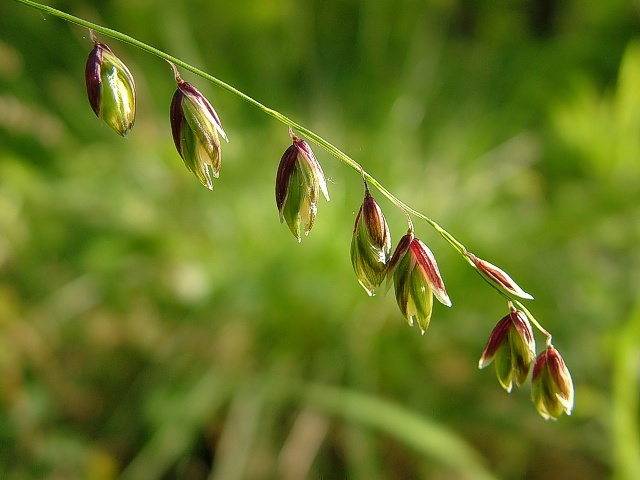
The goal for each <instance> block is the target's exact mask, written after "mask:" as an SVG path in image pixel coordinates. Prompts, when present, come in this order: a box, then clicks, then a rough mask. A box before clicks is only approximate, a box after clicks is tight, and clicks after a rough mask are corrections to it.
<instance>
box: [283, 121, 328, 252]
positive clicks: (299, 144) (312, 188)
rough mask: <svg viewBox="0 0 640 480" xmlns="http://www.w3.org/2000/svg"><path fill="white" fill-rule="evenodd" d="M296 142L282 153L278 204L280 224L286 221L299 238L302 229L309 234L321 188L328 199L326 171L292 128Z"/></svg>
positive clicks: (293, 139) (292, 136)
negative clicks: (324, 171)
mask: <svg viewBox="0 0 640 480" xmlns="http://www.w3.org/2000/svg"><path fill="white" fill-rule="evenodd" d="M289 135H290V136H291V140H292V141H293V144H292V145H291V146H290V147H289V148H287V150H286V151H285V152H284V155H282V159H281V160H280V164H279V165H278V173H277V175H276V205H277V207H278V211H279V212H280V223H282V222H283V221H286V222H287V225H288V226H289V230H291V233H293V235H294V236H295V237H296V238H297V239H298V242H300V241H301V240H302V238H301V236H300V228H301V226H302V228H303V229H304V234H305V235H308V234H309V232H310V231H311V228H312V227H313V223H314V221H315V218H316V213H317V211H318V197H319V194H320V191H322V194H323V195H324V197H325V198H326V199H327V201H329V193H328V192H327V184H326V181H325V178H324V173H323V171H322V167H321V166H320V163H319V162H318V160H317V159H316V156H315V155H314V154H313V152H312V151H311V147H310V146H309V144H308V143H307V142H305V141H304V140H301V139H300V138H298V137H297V136H296V135H295V134H294V133H293V130H292V129H291V128H289Z"/></svg>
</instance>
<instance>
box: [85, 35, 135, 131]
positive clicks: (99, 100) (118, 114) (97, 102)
mask: <svg viewBox="0 0 640 480" xmlns="http://www.w3.org/2000/svg"><path fill="white" fill-rule="evenodd" d="M85 82H86V85H87V96H88V97H89V103H90V104H91V108H92V109H93V111H94V113H95V114H96V116H97V117H98V118H101V119H103V120H104V121H105V123H106V124H107V125H109V126H110V127H111V128H112V129H113V130H114V131H116V132H118V133H119V134H120V135H122V136H123V137H126V136H127V133H129V130H131V128H133V123H134V121H135V116H136V87H135V84H134V82H133V76H132V75H131V72H129V69H128V68H127V67H126V65H125V64H124V63H122V61H121V60H120V59H119V58H118V57H116V56H115V55H114V54H113V52H112V51H111V49H110V48H109V47H108V46H107V45H105V44H104V43H100V42H98V40H97V39H94V47H93V50H91V53H90V54H89V58H88V59H87V64H86V67H85Z"/></svg>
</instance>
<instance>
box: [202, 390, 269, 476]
mask: <svg viewBox="0 0 640 480" xmlns="http://www.w3.org/2000/svg"><path fill="white" fill-rule="evenodd" d="M264 404H265V391H264V388H261V387H260V386H259V385H256V384H252V383H249V384H248V385H246V386H245V387H244V388H240V389H239V391H238V392H237V393H236V395H235V396H234V398H233V400H232V402H231V406H230V409H229V414H228V415H227V418H226V420H225V422H224V430H223V431H222V436H221V438H220V441H219V447H218V449H217V452H216V458H215V462H214V468H213V470H212V471H211V474H210V475H209V479H210V480H242V479H244V478H247V476H246V473H247V465H248V464H249V461H250V460H251V452H252V448H253V446H254V443H255V441H254V440H255V438H256V435H257V434H258V427H259V425H260V422H261V420H262V419H263V414H264V408H263V407H264Z"/></svg>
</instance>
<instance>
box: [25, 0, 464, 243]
mask: <svg viewBox="0 0 640 480" xmlns="http://www.w3.org/2000/svg"><path fill="white" fill-rule="evenodd" d="M14 1H16V2H18V3H22V4H23V5H27V6H29V7H32V8H35V9H37V10H40V11H42V12H45V13H48V14H50V15H53V16H56V17H58V18H61V19H63V20H66V21H67V22H70V23H73V24H76V25H79V26H81V27H85V28H88V29H89V30H90V31H93V32H98V33H101V34H103V35H106V36H108V37H111V38H114V39H116V40H119V41H121V42H124V43H127V44H129V45H132V46H134V47H137V48H140V49H142V50H144V51H146V52H148V53H151V54H153V55H156V56H157V57H160V58H163V59H164V60H167V61H168V62H170V63H172V64H174V65H177V66H179V67H182V68H183V69H185V70H188V71H190V72H191V73H193V74H195V75H197V76H199V77H201V78H204V79H205V80H208V81H210V82H211V83H213V84H215V85H218V86H219V87H221V88H224V89H225V90H227V91H229V92H231V93H232V94H234V95H236V96H237V97H240V98H241V99H242V100H244V101H245V102H247V103H249V104H251V105H253V106H254V107H256V108H258V109H260V110H262V111H263V112H264V113H266V114H267V115H269V116H270V117H272V118H275V119H276V120H278V121H279V122H281V123H284V124H285V125H288V126H289V127H291V128H293V129H295V130H297V131H298V132H300V133H301V134H303V135H304V136H305V137H307V138H308V139H309V140H311V141H312V142H313V143H315V144H316V145H318V146H320V147H322V148H324V149H325V150H326V151H327V152H329V153H330V154H331V155H333V156H334V157H336V158H337V159H338V160H340V161H341V162H342V163H344V164H345V165H347V166H348V167H351V168H352V169H354V170H356V171H358V172H360V173H361V175H362V176H363V178H364V179H366V180H368V181H369V183H370V184H371V185H373V186H374V187H376V189H378V191H380V193H382V195H384V196H385V197H386V198H387V199H389V200H390V201H391V202H392V203H393V204H394V205H395V206H396V207H398V208H400V209H401V210H402V211H403V212H404V213H405V214H411V215H413V216H415V217H416V218H419V219H421V220H424V221H425V222H427V223H428V224H429V225H431V227H432V228H433V229H435V230H436V231H437V232H438V233H439V234H440V235H441V236H442V237H443V238H444V239H445V240H446V241H447V242H448V243H449V244H450V245H451V246H452V247H453V248H455V249H456V250H457V251H458V253H460V254H461V255H464V252H465V251H466V249H465V247H464V245H462V243H460V242H459V241H458V240H457V239H456V238H455V237H454V236H453V235H451V234H450V233H449V232H447V231H446V230H445V229H444V228H442V227H441V226H440V225H438V223H436V222H435V221H434V220H432V219H431V218H429V217H427V216H426V215H424V214H422V213H420V212H419V211H417V210H414V209H413V208H411V207H410V206H409V205H407V204H406V203H404V202H403V201H401V200H400V199H399V198H398V197H396V196H395V195H393V194H392V193H391V192H390V191H389V190H387V189H386V188H385V187H384V186H383V185H382V184H381V183H380V182H378V180H376V179H375V178H374V177H373V176H372V175H371V174H369V173H368V172H367V171H366V170H364V168H363V167H362V165H360V164H359V163H358V162H356V161H355V160H354V159H353V158H351V157H350V156H349V155H347V154H346V153H344V152H343V151H342V150H340V149H339V148H338V147H336V146H335V145H333V144H332V143H331V142H329V141H328V140H326V139H324V138H323V137H321V136H320V135H318V134H316V133H315V132H313V131H311V130H309V129H308V128H306V127H304V126H303V125H300V124H299V123H297V122H295V121H293V120H292V119H290V118H289V117H287V116H285V115H283V114H282V113H280V112H278V111H277V110H274V109H272V108H269V107H267V106H266V105H264V104H262V103H260V102H259V101H257V100H255V99H254V98H252V97H250V96H249V95H247V94H245V93H243V92H241V91H240V90H238V89H236V88H234V87H233V86H231V85H229V84H228V83H226V82H224V81H222V80H220V79H219V78H216V77H214V76H213V75H210V74H208V73H207V72H205V71H203V70H200V69H199V68H196V67H194V66H193V65H190V64H188V63H186V62H184V61H182V60H180V59H179V58H176V57H173V56H172V55H169V54H168V53H165V52H163V51H162V50H158V49H157V48H154V47H152V46H151V45H148V44H146V43H144V42H141V41H140V40H137V39H135V38H133V37H131V36H129V35H126V34H124V33H121V32H119V31H117V30H113V29H111V28H107V27H103V26H101V25H98V24H96V23H93V22H89V21H87V20H84V19H82V18H79V17H76V16H74V15H71V14H69V13H66V12H63V11H61V10H57V9H55V8H53V7H49V6H47V5H42V4H40V3H37V2H34V1H32V0H14Z"/></svg>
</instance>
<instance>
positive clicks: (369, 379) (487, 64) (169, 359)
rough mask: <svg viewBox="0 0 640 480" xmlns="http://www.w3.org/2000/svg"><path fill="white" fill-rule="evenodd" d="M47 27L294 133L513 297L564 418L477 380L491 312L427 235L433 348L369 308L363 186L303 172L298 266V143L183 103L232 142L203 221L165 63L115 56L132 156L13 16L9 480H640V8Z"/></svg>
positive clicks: (271, 2) (3, 264)
mask: <svg viewBox="0 0 640 480" xmlns="http://www.w3.org/2000/svg"><path fill="white" fill-rule="evenodd" d="M50 4H51V5H52V6H55V7H57V8H60V9H63V10H66V11H69V12H70V13H73V14H76V15H79V16H82V17H85V18H87V19H89V20H92V21H96V22H98V23H101V24H104V25H107V26H110V27H112V28H115V29H118V30H121V31H123V32H125V33H128V34H130V35H133V36H135V37H137V38H139V39H140V40H142V41H145V42H147V43H150V44H152V45H154V46H157V47H158V48H161V49H163V50H165V51H167V52H169V53H171V54H173V55H175V56H178V57H180V58H182V59H183V60H185V61H187V62H190V63H192V64H194V65H197V66H199V67H201V68H203V69H204V70H207V71H209V72H210V73H212V74H214V75H216V76H218V77H219V78H221V79H223V80H225V81H227V82H229V83H231V84H233V85H234V86H236V87H238V88H239V89H241V90H243V91H245V92H247V93H248V94H250V95H252V96H254V97H255V98H257V99H259V100H261V101H263V102H264V103H266V104H267V105H269V106H271V107H273V108H276V109H278V110H280V111H282V112H283V113H285V114H287V115H289V116H291V117H292V118H294V119H296V120H298V121H300V122H301V123H303V124H305V125H306V126H308V127H310V128H312V129H313V130H315V131H317V132H318V133H320V134H321V135H323V136H324V137H326V138H329V139H330V140H332V141H333V142H334V143H335V144H337V145H339V146H341V147H342V148H343V149H344V150H345V151H346V152H347V153H349V154H351V155H353V156H354V157H355V158H356V159H358V160H359V161H360V162H361V163H362V164H363V165H364V166H365V168H367V170H368V171H370V172H371V173H372V174H373V175H374V176H376V177H377V178H378V179H380V180H381V181H382V182H383V183H384V184H385V185H386V186H388V187H389V188H390V189H391V190H392V191H394V192H395V193H396V194H397V195H398V196H399V197H400V198H402V199H404V200H405V201H407V202H408V203H409V204H411V205H412V206H414V207H415V208H417V209H418V210H421V211H423V212H424V213H426V214H428V215H429V216H431V217H432V218H434V219H436V220H437V221H438V222H439V223H441V224H442V225H443V226H444V227H446V228H447V229H449V230H450V231H451V232H452V233H453V234H454V235H456V236H457V237H458V238H459V239H460V240H461V241H463V242H464V243H465V244H466V245H467V246H468V247H469V248H470V249H472V250H473V251H474V252H475V253H477V254H478V255H480V256H482V257H483V258H486V259H488V260H489V261H491V262H493V263H496V264H498V265H500V266H501V267H503V268H504V269H505V270H507V271H508V272H509V273H510V274H511V275H512V276H513V277H514V278H515V279H516V280H517V281H518V283H520V285H521V286H522V287H523V288H524V289H525V290H526V291H528V292H530V293H532V294H533V295H534V296H535V297H536V300H535V301H534V302H531V303H529V305H530V307H531V309H532V311H533V312H534V313H535V315H536V317H537V318H538V319H539V320H540V321H542V322H543V324H544V325H545V327H547V328H548V329H549V330H550V331H551V332H552V333H553V334H554V344H555V346H556V347H557V348H558V349H559V350H560V351H561V352H562V354H563V356H564V358H565V360H566V362H567V364H568V366H569V368H570V369H571V372H572V374H573V378H574V382H575V387H576V406H575V410H574V414H573V416H572V417H562V418H561V419H560V420H559V421H557V422H545V421H543V420H542V419H541V417H540V416H539V415H538V414H537V413H536V411H535V409H534V408H533V406H532V404H531V402H530V398H529V396H530V386H529V385H525V386H523V387H522V388H521V389H519V390H517V391H515V392H513V393H512V394H510V395H509V394H506V393H505V392H504V391H503V390H502V389H501V388H500V386H499V385H498V382H497V380H496V378H495V375H494V373H493V370H492V369H491V368H488V369H486V370H482V371H479V370H477V361H478V358H479V356H480V353H481V352H482V349H483V347H484V344H485V342H486V339H487V337H488V335H489V333H490V331H491V329H492V328H493V326H494V324H495V323H496V322H497V321H498V320H499V319H500V318H501V317H502V316H503V315H504V314H506V312H507V309H506V305H505V302H504V301H503V299H501V298H500V297H499V296H498V295H496V294H495V292H493V291H492V290H491V289H490V288H487V285H486V284H485V283H484V282H482V281H481V280H480V278H479V277H478V276H477V275H475V274H474V272H473V271H472V270H471V269H470V268H469V266H468V265H467V264H466V262H465V261H464V260H463V259H461V258H460V257H459V256H458V255H457V254H456V253H455V252H454V251H452V250H451V249H450V248H449V247H448V245H447V244H446V243H445V242H443V241H442V239H441V238H440V237H439V236H438V235H437V234H436V233H435V232H434V231H432V230H431V229H430V228H429V227H428V226H427V225H426V224H421V223H418V224H417V226H416V233H417V235H418V236H419V237H421V238H422V239H423V240H424V241H425V242H426V243H427V244H428V245H429V246H430V247H431V248H432V250H433V251H434V253H435V254H436V256H437V258H438V262H439V265H440V269H441V271H442V274H443V277H444V280H445V282H446V285H447V290H448V292H449V294H450V296H451V298H452V301H453V308H451V309H446V308H444V307H442V306H441V305H439V304H438V305H436V306H435V312H434V316H433V319H432V323H431V326H430V328H429V330H428V331H427V333H426V335H424V336H420V335H419V332H418V330H417V329H416V328H409V327H408V326H407V325H406V323H405V322H404V320H403V319H402V317H401V315H400V314H399V312H398V310H397V307H396V305H395V300H394V298H393V295H387V296H383V295H379V296H377V297H375V298H373V299H371V298H368V297H367V296H366V294H365V293H364V291H363V290H362V288H361V287H360V286H359V285H358V282H357V281H356V279H355V277H354V275H353V272H352V270H351V265H350V261H349V242H350V236H351V231H352V228H353V221H354V217H355V212H356V211H357V209H358V207H359V204H360V202H361V199H362V194H363V191H362V190H363V189H362V185H361V183H360V180H359V177H358V175H357V173H355V172H353V171H351V170H349V169H347V168H346V167H345V166H343V165H342V164H340V163H339V162H337V161H336V160H335V159H333V158H332V157H330V156H329V155H328V154H326V153H325V152H322V151H320V150H319V149H316V155H317V156H318V158H319V160H320V161H321V163H322V165H323V168H324V171H325V173H326V174H327V176H328V177H329V179H330V183H329V188H330V193H331V202H330V203H326V202H321V203H320V206H319V212H318V217H317V221H316V224H315V226H314V229H313V231H312V232H311V234H310V235H309V237H307V238H305V239H304V240H303V242H302V244H300V245H298V244H297V243H296V241H295V239H294V238H293V237H292V236H291V234H290V232H289V230H288V229H287V228H286V226H284V225H280V224H279V222H278V213H277V209H276V207H275V201H274V179H275V172H276V168H277V164H278V161H279V159H280V156H281V155H282V153H283V152H284V149H285V148H286V147H287V146H288V145H289V142H290V140H289V137H288V135H287V131H286V128H285V127H284V126H283V125H281V124H278V123H277V122H275V121H273V120H272V119H270V118H268V117H265V116H264V115H263V114H261V113H260V112H257V111H255V110H254V109H252V107H250V106H248V105H247V104H244V103H243V102H242V101H241V100H239V99H238V98H236V97H234V96H232V95H230V94H228V93H227V92H225V91H222V90H219V89H216V88H214V87H213V86H211V85H208V84H206V83H205V82H203V81H202V80H200V79H197V78H194V77H192V76H190V75H188V74H185V75H183V76H184V77H185V79H186V80H189V81H193V82H194V83H195V84H196V85H197V86H198V88H199V89H200V90H201V91H202V92H203V93H205V94H207V96H208V97H209V99H210V100H211V102H212V103H213V104H214V105H215V107H216V110H217V111H218V113H219V114H220V117H221V120H222V122H223V125H224V128H225V130H226V132H227V134H228V135H229V139H230V143H229V144H228V145H226V144H225V145H223V164H222V171H221V175H220V178H219V180H218V181H216V182H215V186H214V191H213V192H209V191H207V190H206V189H205V188H203V187H202V186H201V185H200V184H199V183H198V181H197V180H196V179H195V178H194V177H193V175H191V174H190V173H189V172H188V171H187V170H186V169H185V168H184V166H183V164H182V161H181V159H180V157H179V156H178V154H177V153H176V151H175V149H174V146H173V143H172V139H171V134H170V127H169V119H168V108H169V102H170V99H171V95H172V94H173V91H174V89H175V83H174V80H173V76H172V73H171V71H170V69H169V67H168V66H167V64H166V63H165V62H163V61H161V60H159V59H158V58H156V57H153V56H150V55H148V54H145V53H144V52H141V51H139V50H136V49H134V48H132V47H129V46H126V45H124V44H120V43H118V42H115V41H110V40H109V39H106V38H101V40H103V41H105V42H106V43H108V44H109V45H110V46H111V47H112V49H113V50H114V52H115V53H116V54H117V55H118V56H119V57H120V58H122V59H123V60H124V61H125V62H126V63H127V65H128V66H129V69H130V70H131V71H132V73H133V75H134V76H135V78H136V83H137V87H138V115H137V120H136V126H135V128H134V129H133V130H132V132H131V133H130V135H129V137H128V138H127V139H126V140H123V139H122V138H119V137H118V136H117V135H115V134H114V133H113V132H112V131H111V130H110V129H109V128H108V127H106V126H105V125H104V124H103V123H102V122H101V121H100V120H98V119H97V118H95V116H94V115H93V112H92V111H91V108H90V107H89V104H88V101H87V98H86V92H85V87H84V83H83V82H84V63H85V61H86V58H87V56H88V53H89V51H90V49H91V47H92V44H91V42H90V40H89V39H88V34H87V32H86V31H85V30H83V29H81V28H78V27H76V26H72V25H69V24H67V23H65V22H63V21H60V20H58V19H55V18H53V17H48V16H43V15H42V14H41V13H38V12H36V11H34V10H31V9H29V8H26V7H24V6H21V5H19V4H17V3H14V2H9V1H6V0H5V1H3V2H2V5H1V6H0V13H1V14H0V405H1V406H2V409H1V411H0V446H1V448H0V471H2V477H3V478H7V479H30V478H33V479H36V478H37V479H40V478H48V479H62V478H64V479H89V478H90V479H98V480H100V479H102V480H107V479H112V478H124V479H134V478H135V479H142V478H149V479H153V478H164V479H170V478H171V479H173V478H180V479H206V478H209V479H212V480H220V479H224V480H233V479H257V480H259V479H275V478H278V479H285V480H295V479H304V478H309V479H312V478H336V479H337V478H345V479H346V478H348V479H388V478H396V479H411V478H429V479H445V478H446V479H451V478H491V476H493V477H495V478H503V479H521V478H529V479H546V480H553V479H567V478H580V479H585V480H591V479H602V478H615V479H619V480H623V479H636V478H640V442H639V439H638V438H639V437H638V435H639V433H638V431H639V421H638V415H639V395H640V393H639V388H638V384H639V382H640V304H638V292H639V291H640V274H639V272H640V268H639V267H640V35H639V34H638V32H639V31H640V30H639V29H638V28H639V27H640V22H639V10H638V9H639V8H640V5H639V4H638V3H637V2H627V1H621V0H610V1H607V2H596V1H591V2H582V1H577V0H570V1H566V2H559V1H555V0H540V1H529V2H517V1H509V2H489V1H485V2H482V1H474V2H463V1H455V0H452V1H427V2H425V1H418V0H401V1H386V2H385V1H369V0H345V1H342V2H323V1H313V2H305V1H300V0H238V1H236V2H222V1H213V2H212V1H205V0H188V1H183V2H176V1H168V0H159V1H154V2H149V1H143V0H128V1H121V0H110V1H85V2H72V1H68V0H59V1H55V2H54V1H53V0H52V1H51V2H50ZM373 193H374V195H375V192H373ZM378 200H379V202H380V204H381V206H382V208H383V209H384V211H385V214H386V216H387V219H388V220H389V223H390V225H391V228H392V233H393V235H394V240H397V239H398V238H400V236H401V235H402V234H403V233H404V232H405V231H406V223H405V219H404V217H403V215H402V213H401V212H399V211H398V210H397V209H395V208H394V207H393V206H392V205H390V204H389V203H388V202H386V201H384V200H383V199H382V198H381V197H380V196H378ZM538 340H539V343H540V347H541V345H542V341H543V339H542V338H541V337H538ZM540 347H539V348H540Z"/></svg>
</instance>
